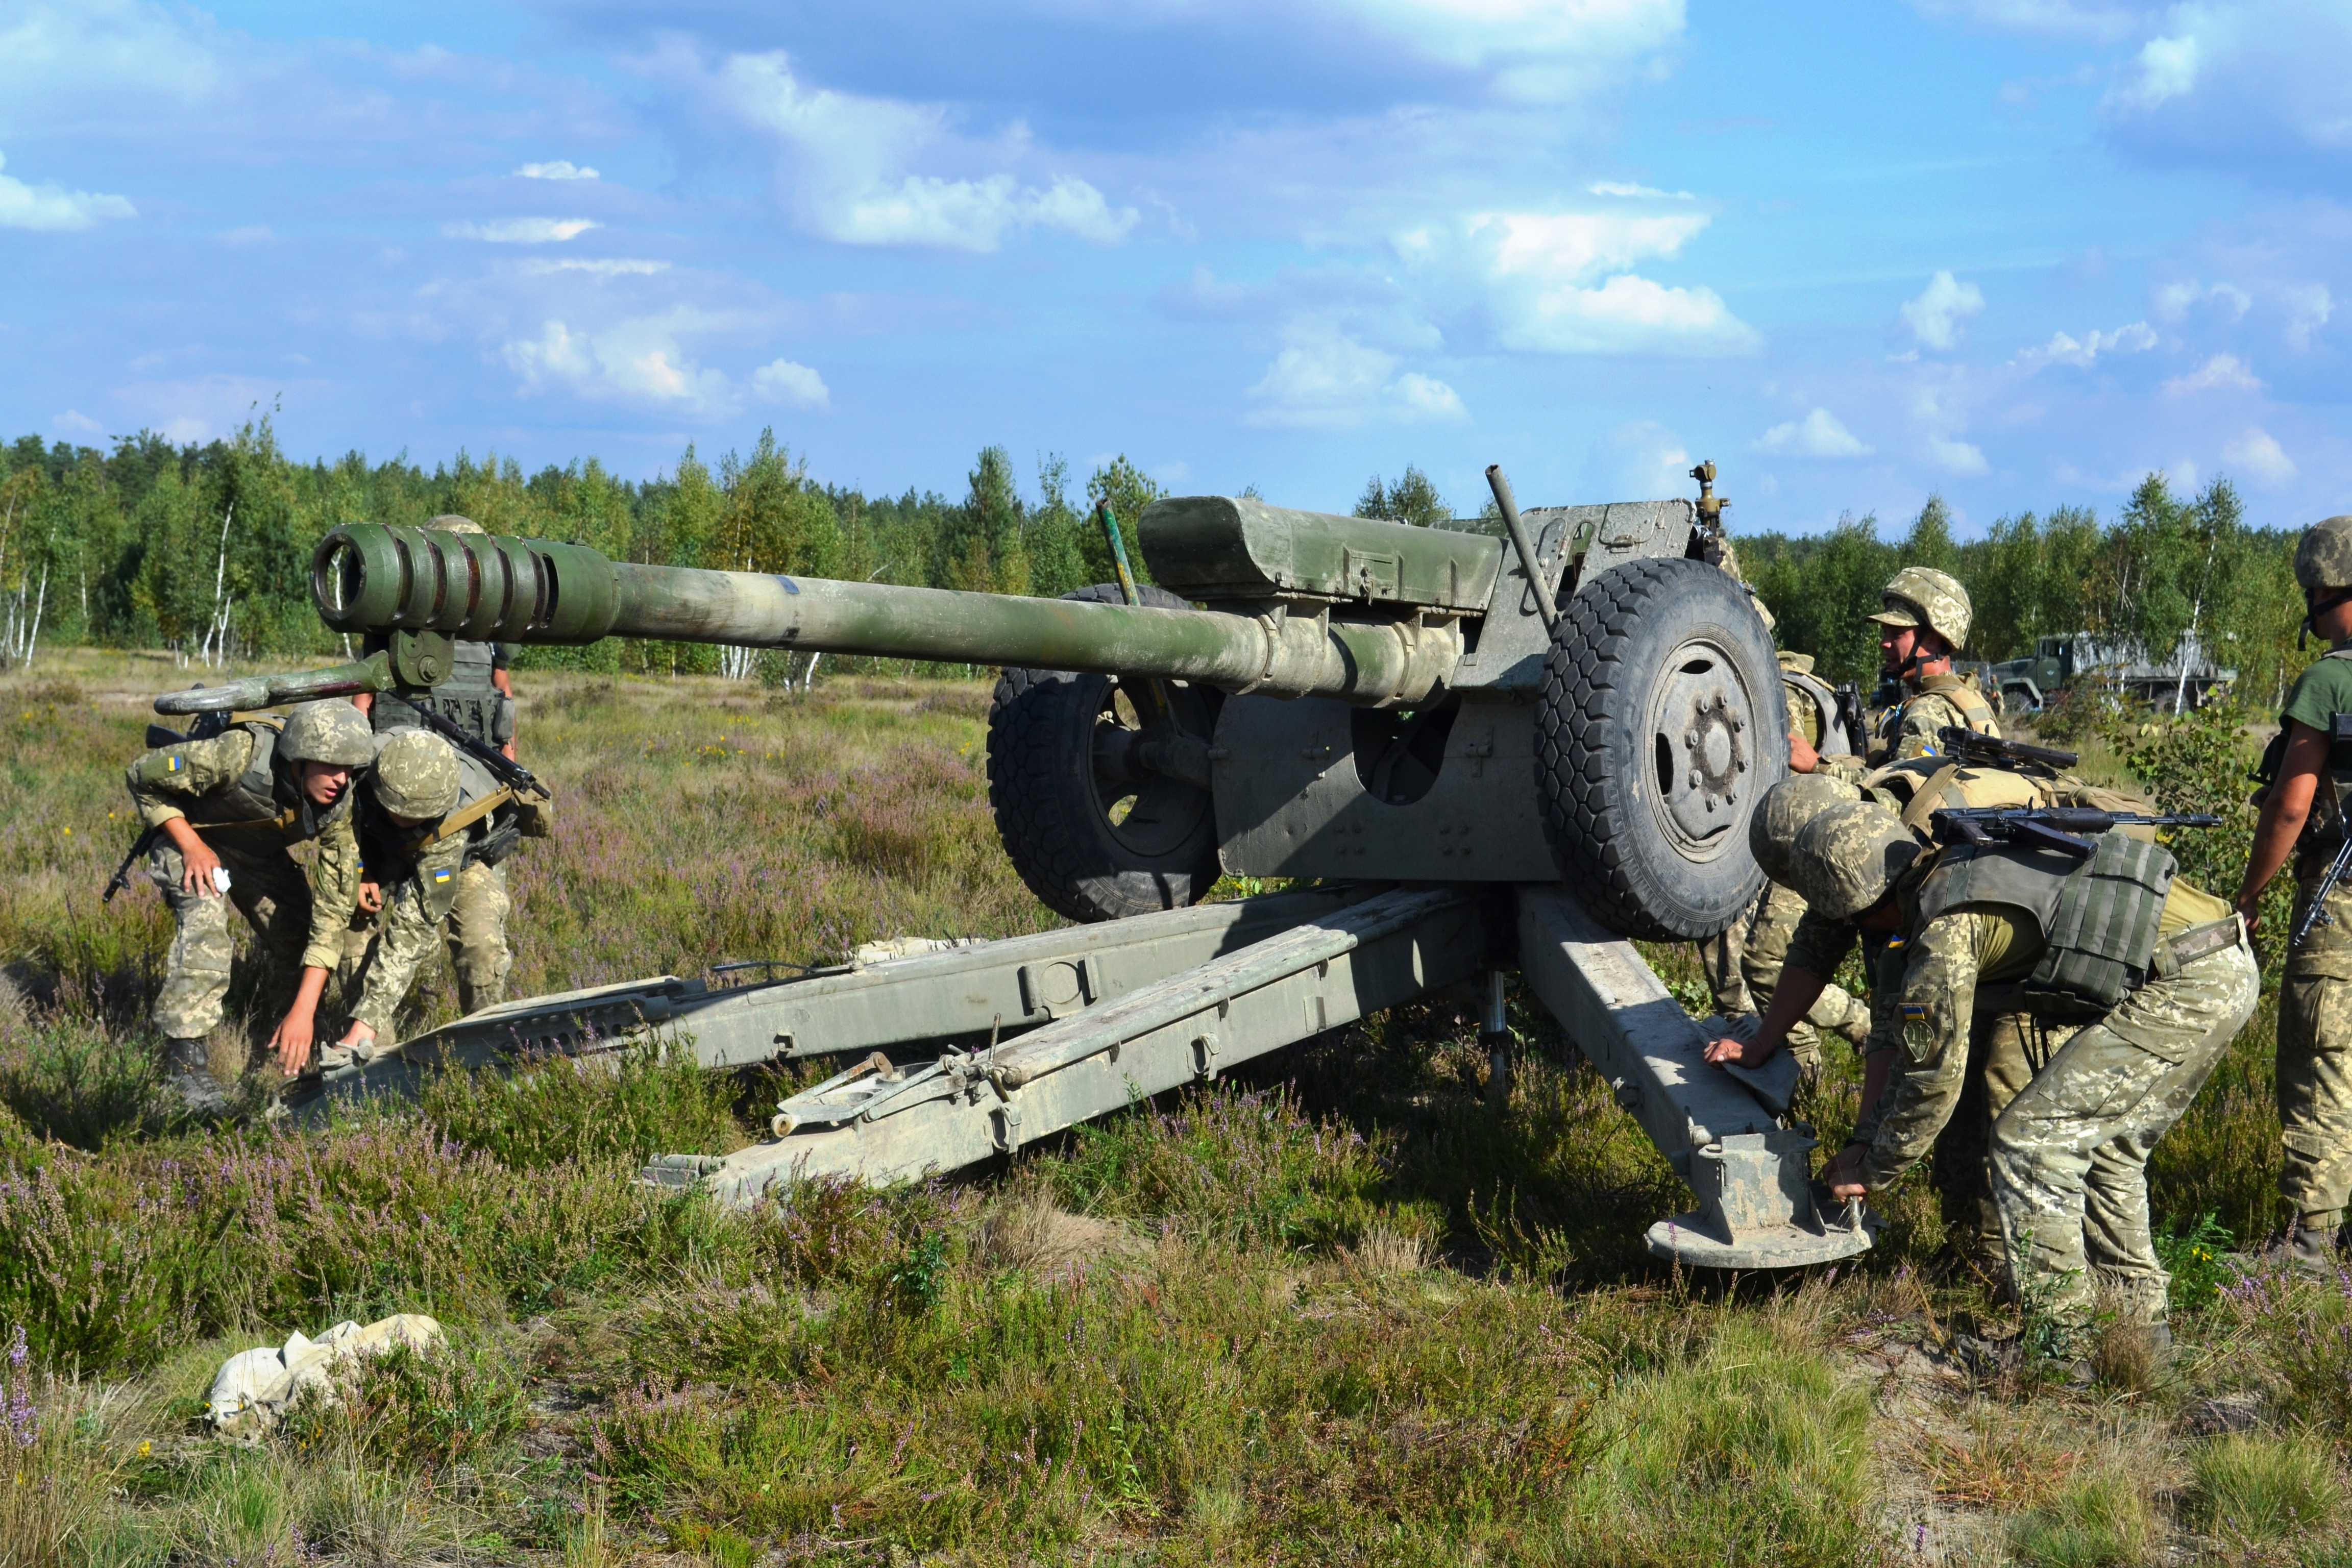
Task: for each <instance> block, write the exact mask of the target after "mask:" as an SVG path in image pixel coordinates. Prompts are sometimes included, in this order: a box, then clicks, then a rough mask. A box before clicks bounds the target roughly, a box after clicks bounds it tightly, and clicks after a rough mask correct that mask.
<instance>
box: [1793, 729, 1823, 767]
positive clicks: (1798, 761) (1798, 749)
mask: <svg viewBox="0 0 2352 1568" xmlns="http://www.w3.org/2000/svg"><path fill="white" fill-rule="evenodd" d="M1821 760H1822V754H1821V753H1820V752H1817V751H1815V750H1813V748H1812V744H1811V742H1808V741H1807V740H1806V739H1805V738H1804V737H1803V736H1802V735H1799V734H1794V733H1792V734H1790V737H1789V771H1790V773H1811V772H1812V771H1813V767H1814V764H1815V763H1819V762H1820V761H1821Z"/></svg>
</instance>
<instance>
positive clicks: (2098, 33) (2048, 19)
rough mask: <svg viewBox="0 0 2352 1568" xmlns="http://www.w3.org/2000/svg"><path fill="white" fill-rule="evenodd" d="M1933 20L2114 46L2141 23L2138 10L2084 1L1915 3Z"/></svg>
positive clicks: (1920, 0) (1945, 0)
mask: <svg viewBox="0 0 2352 1568" xmlns="http://www.w3.org/2000/svg"><path fill="white" fill-rule="evenodd" d="M1912 3H1913V5H1915V6H1916V8H1917V9H1918V10H1920V11H1922V12H1924V13H1926V14H1927V16H1939V17H1940V16H1958V17H1961V18H1964V19H1966V20H1968V21H1971V22H1976V23H1979V24H1980V25H1982V26H1989V27H1998V28H2000V29H2002V30H2003V31H2007V32H2016V33H2031V34H2037V35H2040V36H2042V37H2080V38H2094V39H2097V40H2100V41H2102V42H2112V41H2113V40H2115V39H2117V38H2120V37H2125V36H2126V35H2127V34H2129V33H2130V31H2131V30H2132V27H2133V25H2134V24H2135V23H2137V21H2138V20H2139V16H2138V12H2137V8H2136V7H2134V6H2131V5H2097V4H2083V3H2081V0H1912Z"/></svg>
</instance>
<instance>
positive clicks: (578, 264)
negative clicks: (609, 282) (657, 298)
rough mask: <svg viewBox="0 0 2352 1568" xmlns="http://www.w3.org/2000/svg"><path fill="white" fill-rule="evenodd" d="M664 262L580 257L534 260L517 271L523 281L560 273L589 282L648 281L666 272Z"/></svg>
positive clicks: (538, 258)
mask: <svg viewBox="0 0 2352 1568" xmlns="http://www.w3.org/2000/svg"><path fill="white" fill-rule="evenodd" d="M669 267H670V264H669V263H668V262H667V261H646V260H641V259H637V258H630V257H621V256H615V257H600V258H594V259H593V260H592V259H590V258H587V257H582V256H565V257H560V258H545V257H538V256H534V257H532V258H530V259H529V260H527V261H525V262H523V263H522V264H521V266H520V267H519V268H517V270H518V271H520V273H521V274H522V275H523V276H524V277H526V278H551V277H553V276H555V275H556V274H557V273H560V272H584V273H586V274H587V275H588V276H589V277H591V278H649V277H651V276H652V275H653V274H655V273H656V272H667V271H668V270H669Z"/></svg>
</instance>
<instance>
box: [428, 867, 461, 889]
mask: <svg viewBox="0 0 2352 1568" xmlns="http://www.w3.org/2000/svg"><path fill="white" fill-rule="evenodd" d="M454 875H456V873H455V872H453V871H451V870H450V869H449V868H447V867H446V866H442V867H437V868H435V870H434V872H433V885H434V886H435V887H436V888H437V887H439V886H440V885H441V884H442V883H444V882H446V881H447V880H448V879H450V878H451V877H452V876H454Z"/></svg>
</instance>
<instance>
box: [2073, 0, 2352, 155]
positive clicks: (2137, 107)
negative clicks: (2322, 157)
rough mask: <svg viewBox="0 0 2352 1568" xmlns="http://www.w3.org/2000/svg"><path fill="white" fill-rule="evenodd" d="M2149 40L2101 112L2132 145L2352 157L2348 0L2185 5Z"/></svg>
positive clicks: (2219, 0)
mask: <svg viewBox="0 0 2352 1568" xmlns="http://www.w3.org/2000/svg"><path fill="white" fill-rule="evenodd" d="M2155 10H2156V8H2155V7H2150V11H2151V17H2150V19H2149V20H2147V22H2145V23H2143V24H2142V27H2141V29H2136V30H2143V31H2144V36H2143V38H2142V41H2141V43H2140V45H2139V47H2138V48H2137V50H2136V51H2134V53H2133V55H2132V58H2131V59H2130V61H2129V62H2128V64H2127V65H2126V66H2125V68H2123V70H2122V72H2121V73H2120V75H2119V76H2118V77H2117V79H2116V82H2115V85H2114V86H2113V87H2112V88H2111V89H2109V90H2108V93H2107V95H2106V99H2105V101H2104V102H2103V103H2102V104H2101V105H2100V108H2101V111H2102V112H2103V113H2104V114H2105V117H2106V118H2107V120H2108V121H2109V122H2110V124H2112V125H2113V126H2115V127H2116V129H2117V130H2118V131H2119V132H2122V134H2123V136H2124V137H2125V139H2126V141H2127V142H2138V143H2141V144H2145V145H2155V146H2161V147H2163V148H2164V149H2166V150H2167V151H2168V152H2169V153H2176V154H2185V155H2187V156H2189V157H2191V158H2196V159H2200V160H2210V159H2212V158H2214V157H2216V156H2217V155H2219V156H2222V157H2230V156H2231V155H2232V154H2244V153H2273V154H2275V153H2279V152H2281V151H2284V150H2288V149H2294V150H2314V151H2319V152H2323V153H2339V154H2340V153H2346V152H2352V104H2347V99H2346V96H2345V93H2344V80H2345V77H2346V75H2347V71H2352V7H2347V6H2346V5H2344V4H2343V0H2179V3H2178V4H2174V5H2166V6H2164V7H2163V8H2162V10H2161V15H2160V19H2158V17H2157V16H2155V15H2154V13H2155Z"/></svg>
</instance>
